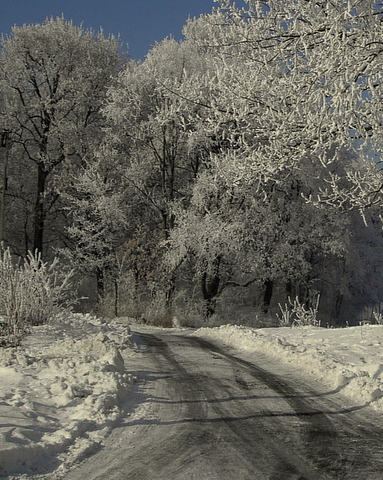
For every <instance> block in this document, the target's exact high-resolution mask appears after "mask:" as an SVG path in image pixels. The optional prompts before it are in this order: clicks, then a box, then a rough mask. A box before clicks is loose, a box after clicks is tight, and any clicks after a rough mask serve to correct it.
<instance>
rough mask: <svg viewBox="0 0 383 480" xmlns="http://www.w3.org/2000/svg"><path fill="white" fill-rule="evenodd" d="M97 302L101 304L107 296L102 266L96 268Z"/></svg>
mask: <svg viewBox="0 0 383 480" xmlns="http://www.w3.org/2000/svg"><path fill="white" fill-rule="evenodd" d="M96 281H97V304H98V305H100V304H101V303H102V301H103V300H104V298H105V276H104V270H103V269H102V268H99V267H97V268H96Z"/></svg>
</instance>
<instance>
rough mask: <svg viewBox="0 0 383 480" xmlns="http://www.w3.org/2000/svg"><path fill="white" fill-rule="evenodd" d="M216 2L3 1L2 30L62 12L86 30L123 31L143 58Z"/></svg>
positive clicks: (0, 10) (135, 55)
mask: <svg viewBox="0 0 383 480" xmlns="http://www.w3.org/2000/svg"><path fill="white" fill-rule="evenodd" d="M216 5H217V4H216V3H214V1H213V0H0V33H2V34H9V33H10V32H11V28H12V26H14V25H17V26H22V25H23V24H25V23H26V24H30V23H42V22H44V20H45V19H46V18H47V17H51V16H53V17H57V16H61V15H62V14H63V15H64V18H65V19H66V20H72V21H73V23H74V24H75V25H80V24H81V23H83V26H84V28H86V29H87V28H92V29H93V30H95V31H98V30H99V29H100V27H102V28H103V30H104V34H105V35H108V34H110V33H112V34H114V35H118V34H120V39H121V41H122V42H123V43H124V44H125V46H126V44H128V45H129V52H130V56H131V57H132V58H134V59H137V60H139V59H142V60H143V59H144V57H145V54H146V53H147V51H148V50H149V49H150V46H151V45H153V44H154V43H155V42H156V41H161V40H162V39H164V38H165V37H166V36H168V35H173V36H174V38H176V39H177V40H179V39H180V38H181V37H182V35H181V30H182V27H183V25H184V24H185V22H186V20H187V18H188V17H189V16H190V17H197V16H199V15H200V14H201V13H210V12H211V10H212V8H213V7H214V6H216Z"/></svg>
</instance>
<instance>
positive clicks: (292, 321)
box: [277, 295, 320, 327]
mask: <svg viewBox="0 0 383 480" xmlns="http://www.w3.org/2000/svg"><path fill="white" fill-rule="evenodd" d="M319 299H320V296H319V295H318V296H317V298H316V301H315V303H312V304H310V305H308V306H306V305H305V304H303V303H302V302H301V301H300V300H299V298H298V297H295V299H294V300H293V301H292V300H291V298H290V297H289V298H288V301H289V304H287V303H285V305H284V306H283V307H282V305H281V304H280V303H279V304H278V305H279V309H280V311H281V314H280V315H279V314H278V313H277V317H278V319H279V325H280V326H281V327H304V326H308V325H311V326H314V327H319V326H320V320H318V319H317V313H318V307H319Z"/></svg>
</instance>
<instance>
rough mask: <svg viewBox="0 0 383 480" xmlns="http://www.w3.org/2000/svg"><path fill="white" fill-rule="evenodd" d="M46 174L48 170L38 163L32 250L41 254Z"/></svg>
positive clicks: (44, 215)
mask: <svg viewBox="0 0 383 480" xmlns="http://www.w3.org/2000/svg"><path fill="white" fill-rule="evenodd" d="M47 176H48V172H47V171H46V170H45V169H44V167H43V165H41V164H39V165H38V171H37V196H36V203H35V218H34V238H33V252H35V251H36V250H37V251H38V252H40V253H41V254H42V253H43V243H44V226H45V217H46V213H45V205H44V194H45V184H46V179H47Z"/></svg>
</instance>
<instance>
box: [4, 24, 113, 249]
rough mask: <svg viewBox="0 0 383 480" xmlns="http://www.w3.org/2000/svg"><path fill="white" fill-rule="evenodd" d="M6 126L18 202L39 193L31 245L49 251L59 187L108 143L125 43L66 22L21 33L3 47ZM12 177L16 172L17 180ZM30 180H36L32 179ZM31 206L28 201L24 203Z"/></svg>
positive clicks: (25, 28) (16, 31)
mask: <svg viewBox="0 0 383 480" xmlns="http://www.w3.org/2000/svg"><path fill="white" fill-rule="evenodd" d="M0 55H1V58H0V65H1V70H0V74H1V79H0V82H1V86H2V89H3V92H4V96H5V110H4V112H3V122H2V123H3V124H4V125H5V126H6V128H7V129H8V130H9V131H10V132H11V140H12V143H13V148H12V152H11V162H10V163H11V164H12V165H13V166H14V167H15V168H14V170H16V172H17V169H18V167H19V166H21V165H22V163H24V164H23V169H27V173H28V177H29V178H26V176H25V175H22V176H21V177H20V178H17V177H16V178H15V177H14V178H13V179H12V182H11V183H12V185H14V189H13V191H12V192H11V194H12V195H13V196H14V197H20V196H21V197H22V198H24V197H23V190H25V189H27V190H29V191H28V192H27V195H28V196H29V197H30V195H31V194H32V193H33V196H34V200H33V205H32V210H33V220H32V222H30V220H29V219H27V218H24V219H20V222H24V223H31V224H32V229H33V231H32V234H31V236H32V238H33V240H32V241H31V245H30V244H29V242H30V240H29V235H30V234H29V232H27V234H26V235H25V238H26V239H27V240H26V241H27V243H28V245H25V248H26V249H28V248H32V249H33V250H38V251H40V252H42V251H43V247H44V243H45V242H44V233H45V228H46V222H47V217H48V216H49V214H50V213H51V212H52V210H53V207H56V206H57V202H58V199H59V196H58V193H57V188H56V185H55V184H56V183H57V182H58V181H63V180H64V179H65V175H62V173H63V172H66V171H68V170H70V169H71V168H73V165H75V164H79V163H81V161H82V159H83V158H84V155H86V154H88V153H89V151H90V149H91V147H94V145H95V144H97V143H99V142H100V140H101V129H100V127H101V125H102V121H101V116H100V111H99V110H100V105H101V103H102V101H103V98H104V95H105V88H106V86H107V85H108V83H109V81H110V78H111V76H112V75H113V74H114V73H115V72H116V68H117V66H118V64H119V62H120V55H119V44H118V42H117V41H116V40H115V39H114V38H113V37H109V38H105V37H104V35H103V33H102V32H100V33H99V34H97V35H95V34H94V33H93V32H92V31H91V30H88V31H85V30H83V28H82V27H76V26H74V25H73V24H72V23H71V22H67V21H65V20H64V18H56V19H53V18H51V19H47V20H46V21H45V22H44V23H43V24H41V25H40V24H36V25H25V26H23V27H14V28H13V30H12V34H11V35H10V36H9V37H3V38H2V41H1V54H0ZM16 172H15V173H16ZM11 173H12V172H10V174H11ZM31 174H32V178H33V180H31ZM24 201H27V199H26V198H24Z"/></svg>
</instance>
